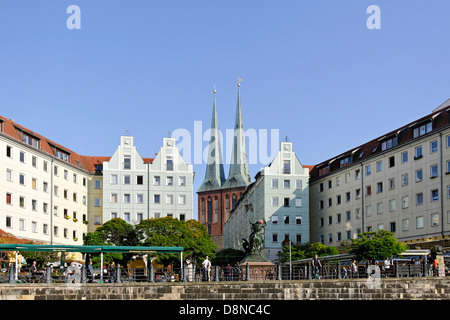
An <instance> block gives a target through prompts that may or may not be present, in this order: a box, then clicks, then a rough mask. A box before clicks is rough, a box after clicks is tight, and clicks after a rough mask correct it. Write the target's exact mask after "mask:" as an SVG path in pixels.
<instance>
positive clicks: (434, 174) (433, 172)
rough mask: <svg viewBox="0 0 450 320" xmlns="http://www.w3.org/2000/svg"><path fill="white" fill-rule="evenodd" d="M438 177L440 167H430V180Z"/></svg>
mask: <svg viewBox="0 0 450 320" xmlns="http://www.w3.org/2000/svg"><path fill="white" fill-rule="evenodd" d="M437 176H438V166H437V164H435V165H432V166H431V167H430V178H436V177H437Z"/></svg>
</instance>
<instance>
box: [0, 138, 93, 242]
mask: <svg viewBox="0 0 450 320" xmlns="http://www.w3.org/2000/svg"><path fill="white" fill-rule="evenodd" d="M20 135H22V141H20V140H17V139H15V138H12V137H11V136H9V135H6V134H3V133H1V134H0V164H1V166H0V181H1V183H0V194H1V199H2V201H1V205H0V229H2V230H4V231H6V232H8V233H11V234H13V235H14V236H16V237H18V238H26V239H30V240H33V241H38V242H43V243H53V244H68V245H75V244H82V243H83V235H84V234H85V233H86V232H87V225H86V224H85V223H83V222H84V221H87V219H88V217H87V197H88V179H89V174H88V173H87V172H86V171H85V170H82V169H81V168H78V167H76V166H74V165H72V164H71V163H70V162H69V161H68V159H70V158H68V157H70V154H68V157H66V158H65V157H64V155H63V156H62V158H63V159H60V158H59V153H58V158H56V157H55V156H52V155H50V154H49V153H48V152H46V151H44V150H43V149H42V147H41V143H47V141H45V142H44V141H41V140H42V139H41V138H40V137H38V136H32V135H29V136H28V134H27V133H25V132H20ZM24 136H27V137H24ZM28 137H30V141H32V143H31V144H30V143H29V141H28V139H29V138H28ZM58 152H59V151H58Z"/></svg>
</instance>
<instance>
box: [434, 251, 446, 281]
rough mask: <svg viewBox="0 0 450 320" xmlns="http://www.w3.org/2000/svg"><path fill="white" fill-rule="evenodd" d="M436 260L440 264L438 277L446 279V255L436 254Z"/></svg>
mask: <svg viewBox="0 0 450 320" xmlns="http://www.w3.org/2000/svg"><path fill="white" fill-rule="evenodd" d="M436 260H437V263H438V269H437V274H438V276H439V277H445V263H444V254H443V253H442V252H438V253H436Z"/></svg>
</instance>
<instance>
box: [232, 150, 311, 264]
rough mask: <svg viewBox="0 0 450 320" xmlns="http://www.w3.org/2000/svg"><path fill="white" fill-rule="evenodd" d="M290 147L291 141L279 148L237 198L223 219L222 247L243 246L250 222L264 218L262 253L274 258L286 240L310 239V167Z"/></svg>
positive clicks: (247, 235) (248, 232) (307, 240)
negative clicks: (224, 220)
mask: <svg viewBox="0 0 450 320" xmlns="http://www.w3.org/2000/svg"><path fill="white" fill-rule="evenodd" d="M311 168H312V167H310V166H303V165H302V164H301V163H300V161H299V160H298V158H297V156H296V154H295V152H294V151H293V145H292V142H281V148H280V151H279V152H278V154H277V155H276V156H275V158H274V160H273V161H272V162H271V163H270V165H268V166H266V167H264V168H263V169H262V170H261V171H260V172H259V173H258V174H257V175H256V177H255V180H256V181H255V182H253V183H252V184H250V185H249V186H248V188H247V190H246V191H245V192H244V193H243V195H242V196H241V197H240V198H239V200H238V202H237V203H236V206H235V207H234V209H233V210H232V211H231V215H230V218H229V219H228V220H227V222H226V223H225V247H226V248H233V249H237V250H242V239H248V237H249V236H250V233H251V225H250V222H251V223H254V222H256V221H261V220H263V219H264V220H265V221H266V223H267V225H266V227H265V250H264V254H265V256H266V257H267V258H268V259H270V260H271V261H274V260H276V259H277V258H278V256H277V254H278V252H280V251H281V250H282V247H283V244H284V243H286V241H289V240H290V241H292V242H293V243H297V242H300V243H307V242H309V170H310V169H311Z"/></svg>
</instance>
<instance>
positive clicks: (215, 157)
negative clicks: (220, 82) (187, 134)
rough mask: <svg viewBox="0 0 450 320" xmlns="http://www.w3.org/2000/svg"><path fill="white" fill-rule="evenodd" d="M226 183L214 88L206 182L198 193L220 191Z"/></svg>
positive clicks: (204, 181)
mask: <svg viewBox="0 0 450 320" xmlns="http://www.w3.org/2000/svg"><path fill="white" fill-rule="evenodd" d="M224 181H225V174H224V170H223V160H222V149H221V145H220V133H219V123H218V120H217V107H216V89H215V87H214V104H213V114H212V120H211V138H210V140H209V152H208V162H207V164H206V173H205V180H203V183H202V185H201V186H200V188H199V189H198V191H197V192H204V191H211V190H218V189H220V188H221V187H222V184H223V183H224Z"/></svg>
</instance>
